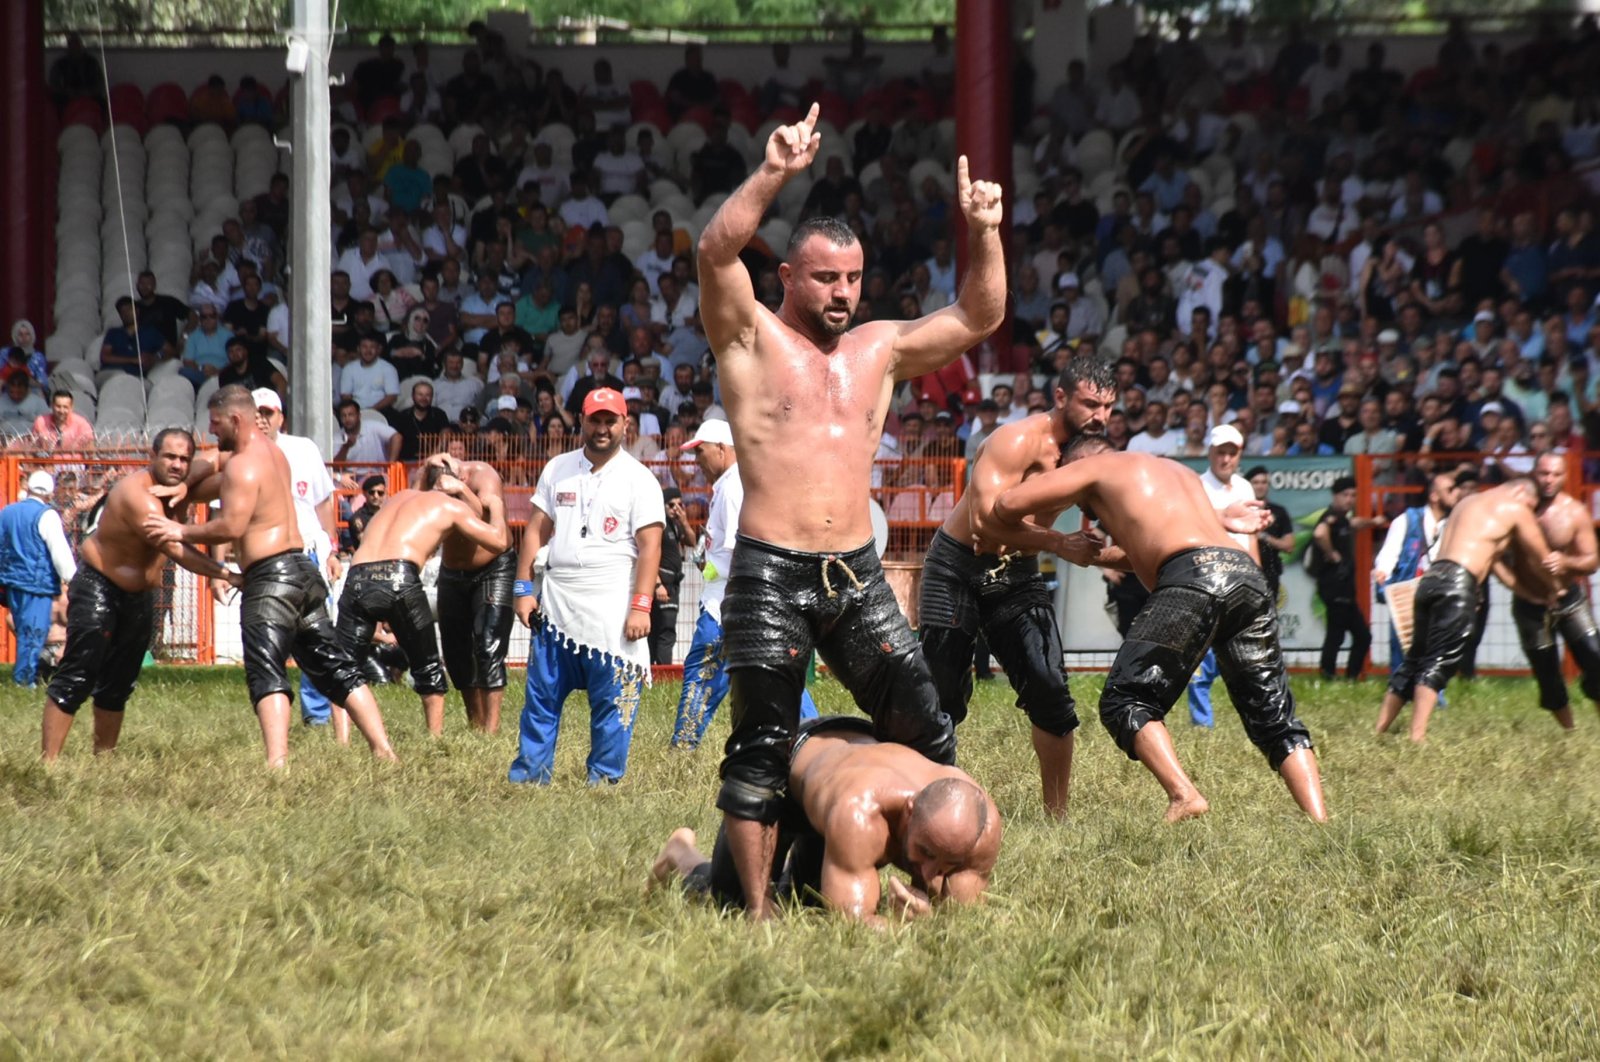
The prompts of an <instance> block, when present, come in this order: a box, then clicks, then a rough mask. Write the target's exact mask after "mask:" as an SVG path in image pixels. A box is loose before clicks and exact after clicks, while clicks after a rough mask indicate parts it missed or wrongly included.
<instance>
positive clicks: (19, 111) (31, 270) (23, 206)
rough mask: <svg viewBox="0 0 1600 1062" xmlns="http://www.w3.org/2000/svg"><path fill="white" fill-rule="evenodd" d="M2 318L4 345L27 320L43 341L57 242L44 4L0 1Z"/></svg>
mask: <svg viewBox="0 0 1600 1062" xmlns="http://www.w3.org/2000/svg"><path fill="white" fill-rule="evenodd" d="M0 86H3V88H0V144H3V145H5V152H6V164H5V165H4V166H0V203H3V204H4V205H5V206H4V209H3V210H0V255H3V256H4V257H3V258H0V319H3V320H4V322H5V329H6V335H5V336H4V337H3V340H0V341H3V342H5V343H7V344H9V343H10V342H11V336H10V323H11V321H13V320H15V319H16V318H18V317H26V318H28V319H29V320H30V321H32V322H33V325H34V328H36V329H37V330H38V331H39V337H38V338H39V340H40V341H41V342H42V341H43V340H44V337H45V335H46V334H47V333H48V331H49V322H48V321H47V320H46V319H45V305H44V289H45V281H44V276H43V269H42V268H41V263H42V261H43V258H42V248H43V247H45V246H46V244H47V243H48V241H50V240H51V239H52V238H53V236H54V231H53V227H52V226H51V224H50V221H51V219H50V218H49V217H48V216H47V212H46V209H45V198H46V196H45V192H46V189H45V183H44V182H45V175H46V174H47V173H48V172H51V167H50V165H49V162H50V159H49V154H50V152H52V151H53V150H54V145H53V144H47V143H45V132H44V124H45V123H44V114H45V108H46V107H48V106H50V98H49V95H48V93H47V92H46V91H45V80H44V5H43V4H42V3H38V2H36V0H12V2H9V3H0Z"/></svg>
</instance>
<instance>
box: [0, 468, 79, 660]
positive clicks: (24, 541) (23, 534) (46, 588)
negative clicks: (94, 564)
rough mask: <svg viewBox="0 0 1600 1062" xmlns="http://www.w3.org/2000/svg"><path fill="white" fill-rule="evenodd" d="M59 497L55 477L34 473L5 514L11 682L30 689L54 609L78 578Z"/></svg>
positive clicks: (3, 562)
mask: <svg viewBox="0 0 1600 1062" xmlns="http://www.w3.org/2000/svg"><path fill="white" fill-rule="evenodd" d="M55 492H56V481H55V477H54V476H52V475H50V473H48V472H34V473H31V474H30V475H29V476H28V480H27V490H26V493H25V494H24V495H23V497H22V499H21V500H20V501H16V502H12V503H11V504H10V505H7V506H6V507H5V508H4V509H0V587H4V588H5V602H6V608H7V609H9V610H10V611H11V622H12V625H13V626H14V627H15V628H16V632H17V647H16V661H17V662H16V666H15V667H13V668H12V671H11V681H12V682H14V683H16V684H17V685H18V686H24V687H26V688H28V689H33V688H34V685H35V682H36V680H37V678H38V675H39V656H40V654H41V653H43V652H44V644H45V638H46V637H47V636H48V634H49V631H50V609H51V604H52V602H54V601H55V600H56V598H58V597H60V596H61V593H62V587H63V585H64V584H67V583H70V582H72V577H73V576H74V575H76V574H77V573H78V564H77V562H76V561H75V560H73V558H72V547H71V546H70V545H69V544H68V543H67V536H66V531H65V529H64V528H63V527H62V524H61V514H60V513H58V512H56V511H55V510H54V509H53V508H51V507H50V503H51V501H52V500H53V499H54V497H55Z"/></svg>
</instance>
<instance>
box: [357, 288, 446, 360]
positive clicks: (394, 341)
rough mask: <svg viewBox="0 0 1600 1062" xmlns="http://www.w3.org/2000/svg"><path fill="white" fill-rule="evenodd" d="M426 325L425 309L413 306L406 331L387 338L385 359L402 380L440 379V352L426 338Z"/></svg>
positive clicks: (426, 310)
mask: <svg viewBox="0 0 1600 1062" xmlns="http://www.w3.org/2000/svg"><path fill="white" fill-rule="evenodd" d="M373 294H374V296H376V294H377V292H373ZM428 324H429V317H428V309H427V307H425V306H413V307H411V310H410V312H409V313H407V314H406V316H405V327H403V328H401V329H400V331H398V332H396V333H395V334H394V335H392V336H390V337H389V344H388V353H387V354H386V357H388V359H389V361H390V362H392V363H393V364H394V368H395V371H396V372H398V373H399V374H400V379H402V380H404V379H406V378H407V377H409V376H426V377H428V379H430V380H431V379H433V378H434V377H435V376H438V375H439V348H438V346H437V345H435V343H434V342H433V337H432V336H430V335H429V334H428Z"/></svg>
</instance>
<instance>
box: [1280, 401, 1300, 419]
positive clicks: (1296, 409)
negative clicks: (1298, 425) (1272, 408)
mask: <svg viewBox="0 0 1600 1062" xmlns="http://www.w3.org/2000/svg"><path fill="white" fill-rule="evenodd" d="M1278 412H1279V413H1282V414H1284V415H1286V416H1287V415H1289V414H1291V413H1292V414H1295V415H1298V414H1299V413H1300V403H1299V402H1296V401H1295V400H1294V399H1292V398H1286V399H1284V400H1283V401H1282V402H1279V403H1278Z"/></svg>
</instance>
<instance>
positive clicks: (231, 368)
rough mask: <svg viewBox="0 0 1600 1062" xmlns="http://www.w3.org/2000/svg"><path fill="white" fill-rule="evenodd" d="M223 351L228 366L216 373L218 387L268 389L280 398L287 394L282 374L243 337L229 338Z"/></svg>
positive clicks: (286, 386) (285, 382)
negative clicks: (226, 357) (238, 386)
mask: <svg viewBox="0 0 1600 1062" xmlns="http://www.w3.org/2000/svg"><path fill="white" fill-rule="evenodd" d="M224 350H225V352H226V353H227V356H228V364H227V365H225V366H223V368H222V369H221V371H219V372H218V373H217V386H218V387H227V386H228V385H229V384H240V385H241V386H243V387H245V388H246V389H248V390H251V391H254V390H256V389H257V388H261V387H270V388H271V389H272V390H274V391H276V392H278V395H279V397H280V398H281V397H282V396H283V395H285V394H287V393H288V391H289V381H287V380H285V379H284V378H283V374H282V373H281V372H279V371H278V370H277V368H276V367H275V366H273V364H272V362H271V361H269V360H268V359H267V356H266V354H264V353H262V352H261V351H259V350H255V349H252V348H251V346H250V344H249V342H247V341H246V340H245V338H244V337H243V336H233V337H232V338H230V339H229V340H228V342H227V346H226V347H225V348H224Z"/></svg>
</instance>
